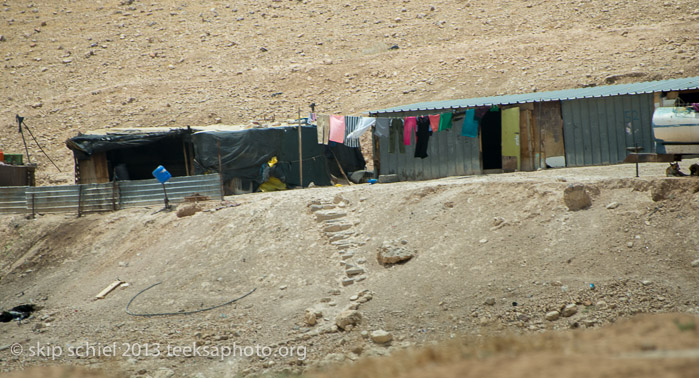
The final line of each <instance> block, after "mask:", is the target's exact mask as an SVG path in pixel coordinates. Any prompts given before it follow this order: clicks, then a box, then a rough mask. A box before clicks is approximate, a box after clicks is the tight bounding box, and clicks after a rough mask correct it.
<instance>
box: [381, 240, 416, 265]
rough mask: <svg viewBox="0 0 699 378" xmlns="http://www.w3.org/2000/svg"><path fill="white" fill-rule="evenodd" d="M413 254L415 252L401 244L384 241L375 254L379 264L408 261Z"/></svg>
mask: <svg viewBox="0 0 699 378" xmlns="http://www.w3.org/2000/svg"><path fill="white" fill-rule="evenodd" d="M413 256H415V252H414V251H411V250H409V249H407V248H405V247H403V246H400V245H395V244H393V243H384V244H383V245H382V246H381V248H379V252H378V253H377V254H376V259H377V260H378V261H379V264H381V265H391V264H396V263H399V262H404V261H408V260H410V259H412V258H413Z"/></svg>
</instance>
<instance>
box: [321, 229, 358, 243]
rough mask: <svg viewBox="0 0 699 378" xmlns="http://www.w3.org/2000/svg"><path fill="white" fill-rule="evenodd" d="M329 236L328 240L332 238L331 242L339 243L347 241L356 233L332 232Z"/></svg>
mask: <svg viewBox="0 0 699 378" xmlns="http://www.w3.org/2000/svg"><path fill="white" fill-rule="evenodd" d="M327 235H328V238H330V241H331V242H334V241H338V240H343V239H347V238H349V237H350V236H352V235H354V232H352V231H340V232H331V233H329V234H327Z"/></svg>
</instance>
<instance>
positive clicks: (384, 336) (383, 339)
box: [370, 329, 393, 344]
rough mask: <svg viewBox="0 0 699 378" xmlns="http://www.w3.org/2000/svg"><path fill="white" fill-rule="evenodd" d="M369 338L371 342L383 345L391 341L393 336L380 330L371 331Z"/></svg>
mask: <svg viewBox="0 0 699 378" xmlns="http://www.w3.org/2000/svg"><path fill="white" fill-rule="evenodd" d="M370 337H371V341H373V342H375V343H377V344H385V343H387V342H390V341H391V340H393V335H391V334H390V333H389V332H386V331H384V330H382V329H379V330H376V331H372V332H371V335H370Z"/></svg>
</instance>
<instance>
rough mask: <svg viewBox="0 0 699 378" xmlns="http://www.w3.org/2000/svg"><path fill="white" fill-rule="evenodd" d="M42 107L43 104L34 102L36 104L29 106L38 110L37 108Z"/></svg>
mask: <svg viewBox="0 0 699 378" xmlns="http://www.w3.org/2000/svg"><path fill="white" fill-rule="evenodd" d="M42 106H44V104H43V103H42V102H41V101H39V102H36V103H33V104H32V105H31V107H32V108H34V109H38V108H40V107H42Z"/></svg>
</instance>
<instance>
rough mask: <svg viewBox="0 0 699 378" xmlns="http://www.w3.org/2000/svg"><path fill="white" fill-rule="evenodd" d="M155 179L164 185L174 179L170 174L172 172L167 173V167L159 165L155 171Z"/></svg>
mask: <svg viewBox="0 0 699 378" xmlns="http://www.w3.org/2000/svg"><path fill="white" fill-rule="evenodd" d="M153 177H155V178H156V179H158V181H160V182H161V183H163V184H164V183H165V182H167V180H169V179H170V177H172V175H171V174H170V172H168V171H167V169H165V167H163V166H162V165H159V166H158V168H155V170H154V171H153Z"/></svg>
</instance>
